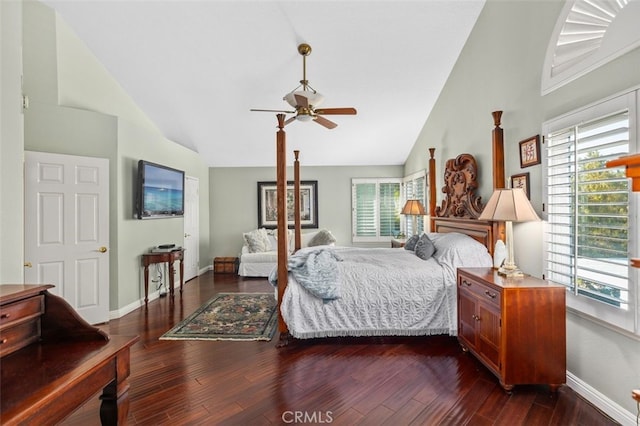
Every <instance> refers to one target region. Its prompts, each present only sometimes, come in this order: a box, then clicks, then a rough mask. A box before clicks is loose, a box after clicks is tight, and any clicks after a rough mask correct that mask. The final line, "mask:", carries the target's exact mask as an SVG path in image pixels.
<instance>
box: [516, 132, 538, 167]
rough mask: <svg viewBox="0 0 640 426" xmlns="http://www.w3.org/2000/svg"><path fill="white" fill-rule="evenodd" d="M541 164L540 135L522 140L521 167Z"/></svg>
mask: <svg viewBox="0 0 640 426" xmlns="http://www.w3.org/2000/svg"><path fill="white" fill-rule="evenodd" d="M536 164H540V135H535V136H532V137H530V138H528V139H525V140H523V141H521V142H520V168H525V167H529V166H535V165H536Z"/></svg>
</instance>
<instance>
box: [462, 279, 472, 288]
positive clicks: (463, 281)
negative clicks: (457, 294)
mask: <svg viewBox="0 0 640 426" xmlns="http://www.w3.org/2000/svg"><path fill="white" fill-rule="evenodd" d="M462 284H464V285H466V286H467V287H471V283H470V282H469V281H467V280H462Z"/></svg>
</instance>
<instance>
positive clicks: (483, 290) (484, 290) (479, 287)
mask: <svg viewBox="0 0 640 426" xmlns="http://www.w3.org/2000/svg"><path fill="white" fill-rule="evenodd" d="M458 287H459V289H460V290H461V291H468V292H470V293H473V294H474V295H475V296H477V297H478V299H480V300H484V301H485V302H489V303H491V304H494V305H495V306H496V307H500V300H501V297H500V296H501V294H502V292H501V290H500V289H496V288H493V287H489V286H487V285H485V284H483V283H481V282H480V281H477V280H474V279H471V278H469V277H467V276H465V275H460V276H459V277H458Z"/></svg>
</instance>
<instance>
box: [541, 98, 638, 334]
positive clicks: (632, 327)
mask: <svg viewBox="0 0 640 426" xmlns="http://www.w3.org/2000/svg"><path fill="white" fill-rule="evenodd" d="M638 98H639V96H638V88H635V89H633V90H630V91H627V92H625V93H622V94H618V95H614V96H611V97H609V98H606V99H604V100H602V101H599V102H595V103H593V104H590V105H588V106H585V107H583V108H579V109H577V110H574V111H572V112H569V113H567V114H564V115H562V116H560V117H557V118H554V119H551V120H548V121H546V122H545V123H544V124H543V126H542V134H543V135H545V138H544V140H543V144H544V149H543V150H542V151H543V152H542V156H541V157H542V179H543V182H542V198H543V202H544V204H543V214H542V218H543V220H545V225H544V226H545V229H544V235H546V234H547V231H548V226H549V225H548V222H546V220H547V219H548V211H547V209H546V206H547V204H548V201H549V198H548V197H549V193H548V187H547V179H546V177H547V175H546V170H548V169H547V165H548V158H547V147H546V138H547V135H549V134H552V133H554V132H558V131H561V130H563V129H567V128H570V127H575V126H580V125H581V124H584V123H586V122H590V121H592V120H597V119H599V118H602V117H605V116H607V115H611V114H614V113H616V112H622V111H624V110H628V115H629V154H633V153H635V152H637V149H638V146H639V143H638V134H639V131H638V125H639V123H640V119H639V117H638V111H639V110H640V107H639V105H638V102H639V100H638ZM639 199H640V194H639V193H634V192H631V191H630V192H629V215H628V218H629V247H628V248H629V253H630V257H637V256H639V255H640V253H638V239H639V238H638V237H639V236H640V235H639V228H640V226H639V224H640V222H639V218H640V216H639V213H638V205H639V204H640V203H639ZM547 250H548V249H547V244H546V238H543V259H547V253H548V251H547ZM546 268H547V265H546V261H543V278H544V277H545V275H547V269H546ZM628 276H629V284H628V291H629V308H628V309H627V310H623V309H620V308H616V307H615V306H611V305H608V304H605V303H601V302H598V301H597V300H594V299H592V298H590V297H586V296H582V295H580V294H574V292H573V291H571V289H570V288H568V287H567V290H568V291H567V302H566V303H567V308H569V309H570V310H573V311H575V312H578V313H581V314H585V315H587V316H588V317H589V318H591V319H593V320H595V321H598V322H601V323H603V324H605V325H611V326H614V327H615V328H619V329H623V330H625V331H628V332H631V333H633V334H635V335H640V318H639V316H638V315H639V314H638V308H639V307H640V291H639V288H638V287H639V280H638V277H639V276H640V274H639V271H638V269H637V268H633V267H631V266H629V267H628Z"/></svg>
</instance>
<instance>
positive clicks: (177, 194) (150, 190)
mask: <svg viewBox="0 0 640 426" xmlns="http://www.w3.org/2000/svg"><path fill="white" fill-rule="evenodd" d="M136 193H137V199H136V215H137V217H138V219H152V218H162V217H176V216H183V215H184V172H183V171H181V170H176V169H173V168H171V167H167V166H162V165H160V164H155V163H151V162H149V161H145V160H140V161H138V184H137V192H136Z"/></svg>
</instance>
